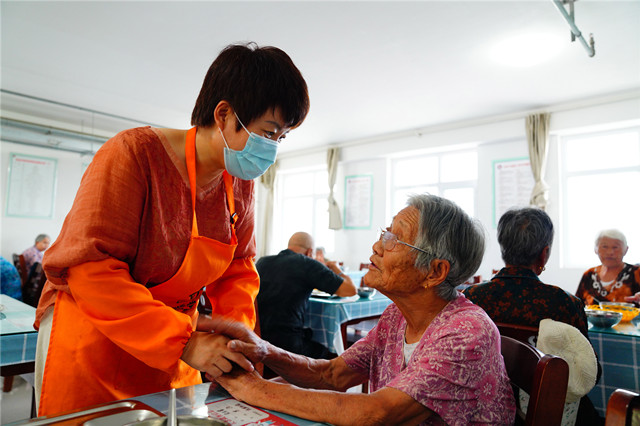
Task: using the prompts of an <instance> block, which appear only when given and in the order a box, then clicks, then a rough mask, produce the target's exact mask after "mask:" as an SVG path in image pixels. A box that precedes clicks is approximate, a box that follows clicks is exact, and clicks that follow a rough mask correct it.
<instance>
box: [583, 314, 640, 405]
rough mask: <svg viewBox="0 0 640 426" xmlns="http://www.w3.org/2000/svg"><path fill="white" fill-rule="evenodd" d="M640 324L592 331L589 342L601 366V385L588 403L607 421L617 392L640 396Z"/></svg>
mask: <svg viewBox="0 0 640 426" xmlns="http://www.w3.org/2000/svg"><path fill="white" fill-rule="evenodd" d="M639 327H640V323H638V322H636V321H634V322H626V323H620V324H618V325H617V326H615V327H614V328H608V329H601V328H594V327H592V328H590V329H589V339H590V340H591V344H592V345H593V348H594V349H595V351H596V353H597V354H598V359H599V360H600V364H601V365H602V377H601V378H600V382H599V383H598V384H597V385H596V386H595V387H594V388H593V389H591V392H589V399H591V401H592V402H593V405H594V406H595V407H596V409H597V410H598V411H599V412H600V415H601V416H603V417H604V415H605V413H606V410H607V402H608V401H609V397H610V396H611V394H612V393H613V391H615V390H616V389H618V388H623V389H627V390H630V391H634V392H637V393H640V328H639Z"/></svg>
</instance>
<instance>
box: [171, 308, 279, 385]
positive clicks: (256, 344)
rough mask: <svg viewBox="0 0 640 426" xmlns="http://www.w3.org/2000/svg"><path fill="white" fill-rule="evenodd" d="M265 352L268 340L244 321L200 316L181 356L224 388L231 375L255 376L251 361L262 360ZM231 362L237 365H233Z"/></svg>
mask: <svg viewBox="0 0 640 426" xmlns="http://www.w3.org/2000/svg"><path fill="white" fill-rule="evenodd" d="M266 354H267V343H266V342H265V341H264V340H262V339H260V338H259V337H258V336H257V335H256V334H255V333H254V332H253V331H251V330H249V329H248V328H247V327H246V326H245V325H244V324H242V323H239V322H234V321H229V320H224V319H222V318H220V317H217V318H211V317H207V316H200V318H199V319H198V326H197V329H196V331H194V332H193V333H192V334H191V338H190V339H189V341H188V342H187V345H186V346H185V348H184V351H183V353H182V357H181V359H182V360H183V361H184V362H186V363H187V364H189V365H190V366H191V367H193V368H195V369H197V370H200V371H202V372H204V373H205V375H206V377H207V379H209V380H212V381H213V380H215V381H217V382H219V383H221V384H222V385H223V386H225V388H227V383H226V382H227V381H229V379H231V378H239V377H241V376H245V375H255V376H258V373H257V372H255V369H254V364H256V363H259V362H262V361H263V360H264V358H265V356H266ZM234 364H236V365H237V366H238V367H239V368H234ZM232 370H233V371H232ZM228 373H231V374H228ZM225 374H226V375H228V378H227V379H226V380H225V379H224V378H222V376H223V375H225ZM258 377H259V376H258ZM222 382H225V383H222ZM227 390H228V391H230V392H231V390H230V389H228V388H227Z"/></svg>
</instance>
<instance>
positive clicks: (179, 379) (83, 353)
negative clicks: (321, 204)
mask: <svg viewBox="0 0 640 426" xmlns="http://www.w3.org/2000/svg"><path fill="white" fill-rule="evenodd" d="M195 136H196V128H195V127H194V128H192V129H190V130H189V131H188V132H187V138H186V146H185V154H186V158H187V171H188V174H189V185H190V187H191V204H192V208H193V227H192V231H191V240H190V242H189V247H188V249H187V252H186V255H185V257H184V260H183V262H182V265H181V266H180V268H179V270H178V272H177V273H176V274H175V275H174V276H173V277H171V278H170V279H169V280H168V281H166V282H164V283H162V284H159V285H156V286H154V287H151V288H148V289H147V288H146V287H144V286H129V287H128V288H125V289H124V290H123V292H125V294H116V295H108V294H107V292H108V289H109V287H108V285H109V283H110V282H111V283H113V282H114V281H118V280H119V279H127V280H128V281H129V282H130V281H131V278H130V275H129V273H128V268H127V267H126V264H123V263H122V262H120V261H117V260H115V259H107V260H105V261H100V262H89V263H85V264H83V265H79V266H78V267H74V268H77V269H74V268H71V269H70V275H69V278H72V277H73V272H74V271H78V272H77V273H76V279H78V278H83V279H84V280H87V279H89V280H90V282H91V283H92V284H91V286H90V289H89V290H86V289H85V288H84V287H83V292H84V291H88V292H94V293H95V294H96V296H97V297H98V298H102V299H103V300H107V298H109V297H111V299H108V300H109V301H111V302H113V299H114V298H115V299H116V302H117V301H118V300H121V301H122V303H123V305H124V304H127V302H128V301H130V300H134V303H135V302H137V301H136V300H135V299H138V300H140V301H141V305H144V306H143V308H141V309H140V312H136V313H135V315H134V316H140V317H143V318H144V319H145V321H135V322H134V323H135V325H138V327H130V325H131V323H127V327H120V328H125V329H123V330H118V331H117V332H116V333H112V334H110V337H112V338H113V339H109V338H107V337H105V335H104V334H102V333H101V332H100V331H99V330H98V329H97V328H96V327H95V325H94V323H99V322H100V321H101V320H103V319H104V318H98V317H95V318H94V317H93V316H92V320H93V322H91V321H89V319H88V315H87V314H86V313H85V312H88V311H90V308H91V307H90V306H84V305H81V303H80V301H78V302H76V300H75V299H74V297H73V296H72V295H70V294H68V293H65V292H58V295H57V299H56V303H55V310H54V314H53V324H52V328H51V340H50V345H49V349H48V353H47V358H46V365H45V371H44V376H43V381H42V393H41V397H40V408H39V413H38V414H39V415H51V414H55V413H59V412H62V411H69V410H73V409H76V408H81V407H86V406H89V405H94V404H98V403H102V402H107V401H113V400H118V399H124V398H131V397H134V396H139V395H145V394H149V393H154V392H160V391H164V390H167V389H170V388H179V387H183V386H189V385H194V384H198V383H201V381H202V380H201V377H200V372H199V371H198V370H196V369H194V368H191V367H190V366H188V365H187V364H186V363H184V362H183V361H182V360H179V359H176V360H175V361H176V362H174V360H173V359H172V360H171V362H172V363H173V365H171V366H169V367H167V368H162V369H159V368H154V367H152V366H149V365H148V364H146V363H144V362H142V361H140V360H139V359H138V358H136V357H135V356H134V355H132V353H133V354H135V353H136V351H139V352H141V353H142V352H144V351H145V348H144V347H139V346H144V339H143V338H140V341H141V342H137V341H136V336H151V339H153V335H155V336H159V337H158V338H162V339H165V340H169V342H170V343H171V346H173V345H174V344H175V345H181V346H179V349H180V353H182V349H183V347H184V344H186V340H185V339H183V336H184V334H183V330H185V329H187V330H188V331H191V330H193V329H195V327H196V323H197V319H198V311H197V305H198V300H199V298H200V294H201V293H202V288H203V287H205V286H207V285H211V283H213V282H214V281H216V280H217V279H218V278H220V276H222V274H223V273H224V272H225V271H226V269H227V268H228V267H229V265H230V263H231V261H232V260H233V254H234V252H235V249H236V247H237V244H238V243H237V238H236V233H235V227H234V226H233V222H234V221H235V218H236V216H237V215H236V213H235V205H234V198H233V182H232V178H231V176H230V175H229V174H228V173H227V172H226V170H225V171H224V172H223V180H224V185H225V190H226V195H227V205H228V208H229V213H230V216H231V218H232V225H231V244H224V243H221V242H220V241H217V240H214V239H211V238H206V237H201V236H200V235H198V224H197V220H196V212H195V201H196V172H195V164H196V161H195ZM123 265H124V266H123ZM81 282H89V281H81ZM103 283H104V285H102V284H103ZM94 289H95V290H94ZM149 293H150V294H151V296H152V297H153V300H149ZM160 302H161V303H160ZM79 305H81V306H79ZM166 306H169V307H172V308H173V310H170V314H167V312H166ZM146 307H149V310H148V311H145V310H144V309H146ZM81 308H83V309H81ZM85 309H86V310H85ZM159 311H162V312H163V313H164V314H165V316H163V317H162V318H161V319H159V317H158V316H157V315H155V313H156V312H159ZM167 315H173V316H174V317H178V320H177V321H171V320H167V321H163V320H166V319H170V318H168V317H167ZM185 315H187V316H188V317H185ZM116 316H117V314H116ZM171 319H172V318H171ZM185 319H186V326H185V324H184V323H185ZM117 320H119V318H117ZM176 322H177V323H178V325H179V326H180V325H182V328H180V327H179V326H178V327H176ZM169 323H170V324H169ZM109 326H110V327H113V323H110V324H109ZM176 330H177V331H178V332H179V333H180V332H181V331H182V333H181V334H182V335H181V336H175V337H174V336H172V335H169V336H167V333H172V334H175V333H176ZM119 334H120V335H121V336H122V339H118V337H119ZM114 341H117V342H114ZM154 341H155V342H156V343H157V339H156V340H154ZM128 343H131V346H130V347H127V344H128ZM136 343H137V345H138V347H136ZM123 347H126V349H128V350H125V349H123ZM172 349H174V350H175V346H174V347H172ZM148 350H149V349H148ZM154 350H157V348H156V349H154ZM147 355H148V354H147ZM160 357H161V355H160V354H159V358H160ZM178 357H179V355H178Z"/></svg>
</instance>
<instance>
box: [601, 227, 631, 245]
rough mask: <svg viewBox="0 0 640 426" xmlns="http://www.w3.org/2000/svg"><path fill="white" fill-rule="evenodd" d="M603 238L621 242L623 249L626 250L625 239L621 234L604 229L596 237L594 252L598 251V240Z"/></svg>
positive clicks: (614, 230)
mask: <svg viewBox="0 0 640 426" xmlns="http://www.w3.org/2000/svg"><path fill="white" fill-rule="evenodd" d="M603 237H604V238H611V239H614V240H618V241H620V242H622V245H623V249H625V248H627V239H626V238H625V236H624V234H623V233H622V232H620V231H618V230H617V229H605V230H603V231H600V233H599V234H598V236H597V237H596V250H598V244H600V240H601V239H602V238H603Z"/></svg>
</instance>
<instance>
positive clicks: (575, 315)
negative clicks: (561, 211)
mask: <svg viewBox="0 0 640 426" xmlns="http://www.w3.org/2000/svg"><path fill="white" fill-rule="evenodd" d="M498 243H499V244H500V252H501V254H502V260H504V263H505V267H504V268H502V269H501V270H500V271H499V272H498V273H497V274H496V275H495V276H494V277H493V278H492V279H491V281H488V282H486V283H483V284H479V285H474V286H471V287H469V288H467V289H465V290H464V295H465V296H467V298H468V299H469V300H471V301H472V302H473V303H475V304H476V305H478V306H480V307H482V308H483V309H484V310H485V311H486V312H487V313H488V314H489V316H490V317H491V319H492V320H494V321H495V322H503V323H508V324H518V325H527V326H532V327H538V326H539V324H540V321H541V320H543V319H545V318H551V319H553V320H555V321H560V322H564V323H566V324H569V325H572V326H574V327H575V328H577V329H578V330H580V332H581V333H582V334H583V335H584V336H585V337H586V338H589V333H588V332H587V330H588V325H587V316H586V315H585V313H584V305H583V303H582V302H581V301H580V299H578V298H577V297H575V296H573V295H571V294H569V293H568V292H566V291H564V290H563V289H561V288H560V287H556V286H553V285H549V284H545V283H543V282H542V281H540V279H539V278H538V275H540V274H541V273H542V271H544V269H545V265H546V264H547V261H548V260H549V255H550V254H551V244H552V243H553V222H551V218H550V217H549V215H548V214H547V213H545V212H544V211H543V210H541V209H538V208H534V207H525V208H522V209H512V210H509V211H507V212H506V213H505V214H503V215H502V217H501V218H500V220H499V221H498Z"/></svg>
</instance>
